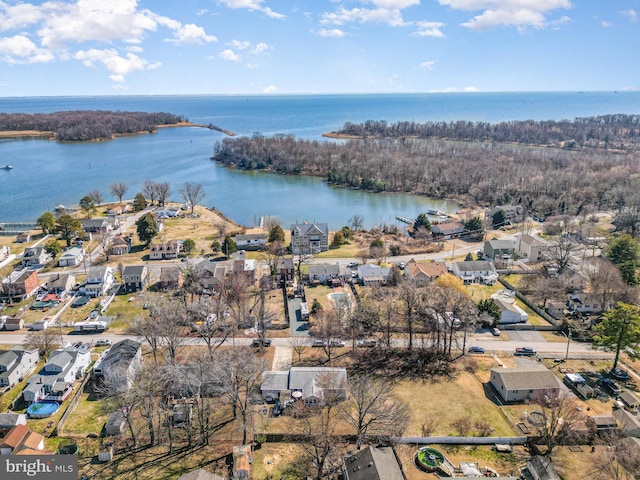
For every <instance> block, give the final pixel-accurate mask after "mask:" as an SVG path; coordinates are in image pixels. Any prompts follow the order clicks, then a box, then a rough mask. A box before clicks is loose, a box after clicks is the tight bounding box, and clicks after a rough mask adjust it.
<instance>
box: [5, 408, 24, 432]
mask: <svg viewBox="0 0 640 480" xmlns="http://www.w3.org/2000/svg"><path fill="white" fill-rule="evenodd" d="M26 424H27V416H26V415H25V414H24V413H13V412H5V413H0V430H10V429H12V428H13V427H15V426H16V425H26Z"/></svg>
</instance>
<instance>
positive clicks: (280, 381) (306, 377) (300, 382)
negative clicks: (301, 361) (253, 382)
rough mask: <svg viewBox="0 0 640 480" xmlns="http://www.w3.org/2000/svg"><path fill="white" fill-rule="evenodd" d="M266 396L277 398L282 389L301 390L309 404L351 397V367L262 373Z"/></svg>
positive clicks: (298, 368) (295, 368)
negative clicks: (349, 389)
mask: <svg viewBox="0 0 640 480" xmlns="http://www.w3.org/2000/svg"><path fill="white" fill-rule="evenodd" d="M260 391H261V393H262V398H263V399H264V400H265V401H267V399H270V401H272V400H274V399H276V398H278V397H279V395H280V393H281V392H284V391H291V392H292V395H293V393H294V392H300V394H301V396H300V397H299V398H300V399H301V400H302V401H303V402H304V403H306V404H308V405H316V404H322V403H323V401H324V399H325V398H327V397H328V396H330V397H331V398H332V399H336V398H337V399H346V398H347V370H346V369H344V368H337V367H291V369H290V370H289V371H270V372H264V373H263V374H262V384H261V386H260Z"/></svg>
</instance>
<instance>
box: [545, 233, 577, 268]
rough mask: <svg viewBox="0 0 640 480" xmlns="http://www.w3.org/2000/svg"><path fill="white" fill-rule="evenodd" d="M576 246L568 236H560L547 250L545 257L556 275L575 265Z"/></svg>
mask: <svg viewBox="0 0 640 480" xmlns="http://www.w3.org/2000/svg"><path fill="white" fill-rule="evenodd" d="M577 252H578V244H577V243H576V242H575V241H574V240H573V239H572V238H570V237H569V235H567V234H566V233H565V234H562V235H560V236H559V237H558V238H557V240H556V241H555V242H553V243H552V244H551V246H550V247H549V248H548V249H547V252H546V255H547V258H548V259H549V261H550V262H551V263H552V264H553V266H554V267H555V268H556V270H557V272H558V274H561V273H563V272H564V271H565V270H566V269H567V268H568V267H570V266H571V265H573V264H575V263H576V256H577Z"/></svg>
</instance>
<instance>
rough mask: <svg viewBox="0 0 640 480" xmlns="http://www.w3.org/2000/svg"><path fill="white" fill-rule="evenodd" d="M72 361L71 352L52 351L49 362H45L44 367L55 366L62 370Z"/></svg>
mask: <svg viewBox="0 0 640 480" xmlns="http://www.w3.org/2000/svg"><path fill="white" fill-rule="evenodd" d="M72 361H73V355H72V353H71V352H65V351H56V350H54V351H53V352H51V356H50V357H49V360H47V363H46V365H45V367H46V366H47V365H56V366H58V367H60V368H61V369H62V370H64V369H65V368H67V366H68V365H69V364H70V363H71V362H72Z"/></svg>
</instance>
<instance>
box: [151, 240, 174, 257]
mask: <svg viewBox="0 0 640 480" xmlns="http://www.w3.org/2000/svg"><path fill="white" fill-rule="evenodd" d="M180 252H182V242H179V241H177V240H169V241H168V242H166V243H154V244H152V245H151V251H150V252H149V260H171V259H173V258H178V255H179V254H180Z"/></svg>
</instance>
